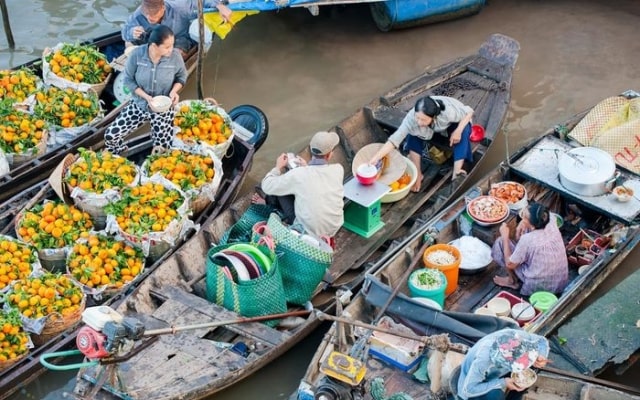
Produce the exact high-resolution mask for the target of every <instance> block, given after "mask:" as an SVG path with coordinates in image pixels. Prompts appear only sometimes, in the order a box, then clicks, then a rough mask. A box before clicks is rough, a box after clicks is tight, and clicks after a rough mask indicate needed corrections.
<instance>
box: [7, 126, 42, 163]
mask: <svg viewBox="0 0 640 400" xmlns="http://www.w3.org/2000/svg"><path fill="white" fill-rule="evenodd" d="M47 139H48V132H47V131H46V130H43V131H42V139H40V143H38V144H37V145H36V147H35V151H33V149H29V150H28V151H27V152H24V153H9V154H8V156H9V157H7V160H8V161H9V166H10V167H11V169H14V168H18V167H19V166H21V165H22V164H26V163H28V162H29V161H31V160H34V159H36V158H38V157H40V156H41V155H43V154H44V153H45V152H46V151H47Z"/></svg>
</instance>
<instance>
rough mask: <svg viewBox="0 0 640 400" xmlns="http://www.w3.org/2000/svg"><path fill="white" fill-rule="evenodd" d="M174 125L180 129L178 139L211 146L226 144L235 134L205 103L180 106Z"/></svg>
mask: <svg viewBox="0 0 640 400" xmlns="http://www.w3.org/2000/svg"><path fill="white" fill-rule="evenodd" d="M173 124H174V125H175V126H177V127H178V128H180V132H178V133H177V134H176V138H178V139H180V140H182V141H185V142H188V141H194V142H196V143H206V144H208V145H211V146H215V145H217V144H221V143H224V142H226V141H227V139H229V137H230V136H231V133H232V132H233V131H232V129H231V126H230V125H229V123H228V122H227V121H225V119H224V117H223V116H222V115H220V114H219V113H217V112H216V111H215V110H214V109H213V108H212V107H211V106H210V105H208V104H207V103H206V102H204V101H195V100H194V101H191V103H190V105H187V104H183V105H182V106H180V109H179V110H178V112H177V113H176V116H175V119H174V120H173Z"/></svg>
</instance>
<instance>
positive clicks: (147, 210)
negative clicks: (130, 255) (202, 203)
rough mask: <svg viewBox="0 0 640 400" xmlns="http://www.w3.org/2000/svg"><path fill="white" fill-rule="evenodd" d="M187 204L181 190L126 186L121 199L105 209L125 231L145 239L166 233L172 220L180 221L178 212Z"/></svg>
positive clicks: (161, 187) (160, 185) (148, 185)
mask: <svg viewBox="0 0 640 400" xmlns="http://www.w3.org/2000/svg"><path fill="white" fill-rule="evenodd" d="M184 201H185V199H184V197H183V195H182V194H181V193H180V191H178V190H176V189H169V188H166V187H165V186H164V185H162V184H159V183H153V182H146V183H145V184H143V185H140V186H133V187H126V188H125V189H124V190H122V192H121V198H120V200H118V201H115V202H113V203H109V204H108V205H107V206H105V208H104V210H105V212H106V213H107V214H109V215H114V216H115V217H116V221H117V222H118V226H119V227H120V229H122V230H123V231H124V232H126V233H128V234H130V235H134V236H139V237H142V236H144V235H146V234H149V233H151V232H164V231H165V230H166V229H167V227H168V226H169V224H170V223H171V222H172V221H173V220H177V219H179V218H181V216H180V215H179V214H178V209H179V208H180V206H182V204H183V203H184Z"/></svg>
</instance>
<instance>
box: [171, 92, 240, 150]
mask: <svg viewBox="0 0 640 400" xmlns="http://www.w3.org/2000/svg"><path fill="white" fill-rule="evenodd" d="M202 102H204V103H206V104H207V106H208V107H209V108H211V109H212V110H214V111H215V112H216V113H217V114H219V115H220V116H221V117H222V118H223V119H224V121H225V123H226V124H228V125H229V126H230V127H231V128H232V129H233V124H232V121H231V117H230V116H229V114H227V112H226V111H225V110H224V109H223V108H222V107H220V106H218V105H217V104H214V103H213V101H212V100H184V101H181V102H179V103H178V104H176V106H175V108H176V110H180V107H182V106H183V105H188V106H191V104H192V103H202ZM234 135H235V133H234V132H232V133H231V136H229V137H228V138H227V140H226V141H225V142H224V143H218V144H210V143H205V142H200V143H197V142H195V141H193V140H180V139H177V138H174V139H173V147H176V148H179V149H184V150H187V151H192V152H196V153H197V152H201V151H202V149H207V150H211V151H213V154H215V155H216V157H218V158H219V159H221V160H222V159H223V158H224V157H225V155H226V154H227V150H228V149H229V147H230V146H231V142H233V136H234Z"/></svg>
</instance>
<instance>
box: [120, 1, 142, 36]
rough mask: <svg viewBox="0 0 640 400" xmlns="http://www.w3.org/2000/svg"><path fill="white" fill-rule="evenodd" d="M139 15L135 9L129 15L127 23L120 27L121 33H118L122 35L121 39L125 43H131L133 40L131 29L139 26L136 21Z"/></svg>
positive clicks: (138, 11) (138, 10)
mask: <svg viewBox="0 0 640 400" xmlns="http://www.w3.org/2000/svg"><path fill="white" fill-rule="evenodd" d="M139 13H140V9H139V8H138V9H136V10H135V11H134V12H133V14H131V15H129V17H128V18H127V21H126V22H125V23H124V25H123V26H122V31H121V32H120V33H121V35H122V39H123V40H124V41H125V42H133V41H134V40H135V39H134V37H133V32H132V30H133V27H135V26H138V25H140V24H139V23H138V21H136V17H137V15H138V14H139Z"/></svg>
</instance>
